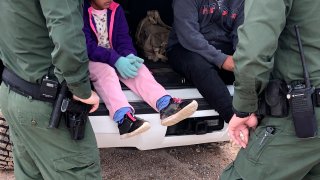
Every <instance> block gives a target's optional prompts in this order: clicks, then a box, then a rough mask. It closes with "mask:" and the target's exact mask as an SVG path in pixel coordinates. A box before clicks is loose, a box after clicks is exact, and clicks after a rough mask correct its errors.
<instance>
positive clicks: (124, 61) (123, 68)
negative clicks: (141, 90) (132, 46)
mask: <svg viewBox="0 0 320 180" xmlns="http://www.w3.org/2000/svg"><path fill="white" fill-rule="evenodd" d="M135 61H136V60H135V59H130V58H126V57H120V58H119V59H118V60H117V62H116V63H115V64H114V66H115V67H116V68H117V70H118V72H119V73H120V76H121V77H123V78H124V79H128V78H134V77H136V76H137V74H138V68H137V67H136V66H135V65H134V63H135Z"/></svg>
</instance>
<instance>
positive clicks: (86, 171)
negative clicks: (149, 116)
mask: <svg viewBox="0 0 320 180" xmlns="http://www.w3.org/2000/svg"><path fill="white" fill-rule="evenodd" d="M0 108H1V110H2V113H3V115H4V117H5V118H6V120H7V121H8V124H9V128H10V138H11V139H12V141H13V145H14V146H13V158H14V174H15V178H16V179H18V180H20V179H23V180H28V179H47V180H51V179H52V180H53V179H54V180H58V179H59V180H60V179H61V180H81V179H89V180H95V179H102V178H101V168H100V160H99V150H98V148H97V144H96V140H95V136H94V133H93V130H92V127H91V124H90V122H89V121H88V123H87V127H86V132H85V138H84V139H83V140H78V141H75V140H71V138H70V134H69V132H68V129H67V128H66V126H65V123H64V119H62V120H61V122H60V126H59V128H58V129H48V128H47V127H48V122H49V119H50V114H51V111H52V104H50V103H47V102H42V101H37V100H32V98H28V97H25V96H22V95H20V94H17V93H15V92H13V91H11V90H10V89H9V88H8V87H7V86H6V85H5V84H4V83H2V84H1V86H0Z"/></svg>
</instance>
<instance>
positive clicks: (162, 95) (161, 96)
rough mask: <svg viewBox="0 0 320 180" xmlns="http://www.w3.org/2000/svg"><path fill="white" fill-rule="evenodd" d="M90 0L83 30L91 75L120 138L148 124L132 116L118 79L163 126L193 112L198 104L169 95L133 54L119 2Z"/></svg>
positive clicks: (147, 127)
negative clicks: (151, 109) (153, 110)
mask: <svg viewBox="0 0 320 180" xmlns="http://www.w3.org/2000/svg"><path fill="white" fill-rule="evenodd" d="M89 2H90V5H91V7H86V6H85V7H84V28H83V30H84V33H85V36H86V43H87V50H88V56H89V58H90V63H89V70H90V78H91V81H92V82H93V85H94V87H95V89H96V91H97V92H98V94H99V95H100V96H101V98H102V99H103V101H104V103H105V105H106V107H107V108H108V110H109V112H110V117H111V118H113V120H114V121H115V122H117V123H118V128H119V132H120V135H121V138H128V137H132V136H134V135H137V134H140V133H142V132H145V131H146V130H148V129H149V128H150V124H149V123H148V122H147V121H145V120H143V119H141V118H139V117H136V116H135V115H134V109H133V107H132V106H131V105H130V104H129V103H128V101H127V99H126V97H125V95H124V93H123V92H122V90H121V86H120V82H119V80H120V81H121V82H123V83H124V84H125V85H126V86H127V87H128V88H130V89H131V90H132V91H133V92H135V93H136V94H138V95H140V96H141V97H142V99H143V100H144V101H146V102H147V103H148V104H149V105H150V106H151V107H152V108H154V109H155V110H157V111H159V112H160V119H161V124H162V125H164V126H172V125H174V124H176V123H178V122H180V121H182V120H183V119H185V118H187V117H189V116H190V115H192V114H193V113H194V112H195V111H196V110H197V108H198V103H197V102H196V101H195V100H192V101H186V100H181V99H177V98H172V97H171V96H170V95H168V93H167V92H166V91H165V89H164V88H163V87H162V86H161V85H160V84H158V83H157V82H156V81H155V79H154V77H153V76H152V75H151V73H150V72H149V70H148V69H147V67H146V66H145V65H144V64H143V61H144V60H143V59H141V58H139V57H137V56H136V51H135V49H134V47H133V44H132V40H131V38H130V36H129V32H128V25H127V22H126V19H125V16H124V11H123V9H122V8H121V7H120V5H119V4H117V3H115V2H113V1H112V0H89Z"/></svg>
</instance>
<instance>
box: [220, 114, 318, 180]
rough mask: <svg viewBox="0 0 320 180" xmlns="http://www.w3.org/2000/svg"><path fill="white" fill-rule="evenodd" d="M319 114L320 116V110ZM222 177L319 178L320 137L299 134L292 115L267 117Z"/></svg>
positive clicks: (253, 179)
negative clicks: (304, 137) (304, 136)
mask: <svg viewBox="0 0 320 180" xmlns="http://www.w3.org/2000/svg"><path fill="white" fill-rule="evenodd" d="M316 109H318V108H316ZM316 114H317V115H316V116H317V117H318V119H320V113H319V111H318V112H317V113H316ZM319 124H320V123H319V122H318V127H319ZM268 126H272V127H274V128H275V132H274V133H273V135H265V134H266V127H268ZM318 129H319V128H318ZM318 134H319V133H318ZM220 179H221V180H236V179H239V180H240V179H243V180H264V179H267V180H300V179H305V180H309V179H314V180H319V179H320V138H319V136H318V137H316V138H310V139H299V138H297V137H296V136H295V130H294V126H293V122H292V120H291V116H289V117H288V118H269V117H268V118H265V119H264V120H263V121H262V122H261V124H260V125H259V126H258V127H257V129H256V130H255V131H251V132H250V140H249V144H248V146H247V148H245V149H241V150H240V151H239V153H238V155H237V158H236V159H235V161H234V162H232V163H231V164H230V165H229V166H228V167H226V169H225V170H224V172H223V173H222V175H221V177H220Z"/></svg>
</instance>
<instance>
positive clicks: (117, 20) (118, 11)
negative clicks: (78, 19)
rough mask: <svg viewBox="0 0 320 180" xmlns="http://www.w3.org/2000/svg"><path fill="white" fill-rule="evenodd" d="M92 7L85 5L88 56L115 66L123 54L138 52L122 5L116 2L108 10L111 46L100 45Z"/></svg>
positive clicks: (84, 20) (84, 19) (92, 59)
mask: <svg viewBox="0 0 320 180" xmlns="http://www.w3.org/2000/svg"><path fill="white" fill-rule="evenodd" d="M91 11H92V7H90V6H86V5H85V6H84V11H83V13H84V14H83V22H84V27H83V32H84V34H85V36H86V44H87V51H88V56H89V59H90V60H91V61H96V62H102V63H107V64H109V65H111V66H114V64H115V62H116V61H117V60H118V59H119V58H120V57H121V56H127V55H129V54H136V50H135V49H134V47H133V43H132V39H131V37H130V36H129V28H128V24H127V21H126V18H125V14H124V11H123V9H122V7H121V6H120V5H119V4H118V3H115V2H112V3H111V4H110V7H109V8H108V10H107V16H108V19H107V23H108V24H107V27H108V37H109V42H110V46H111V48H104V47H100V46H98V39H97V33H96V32H97V31H96V24H95V22H94V18H93V16H92V14H91Z"/></svg>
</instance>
